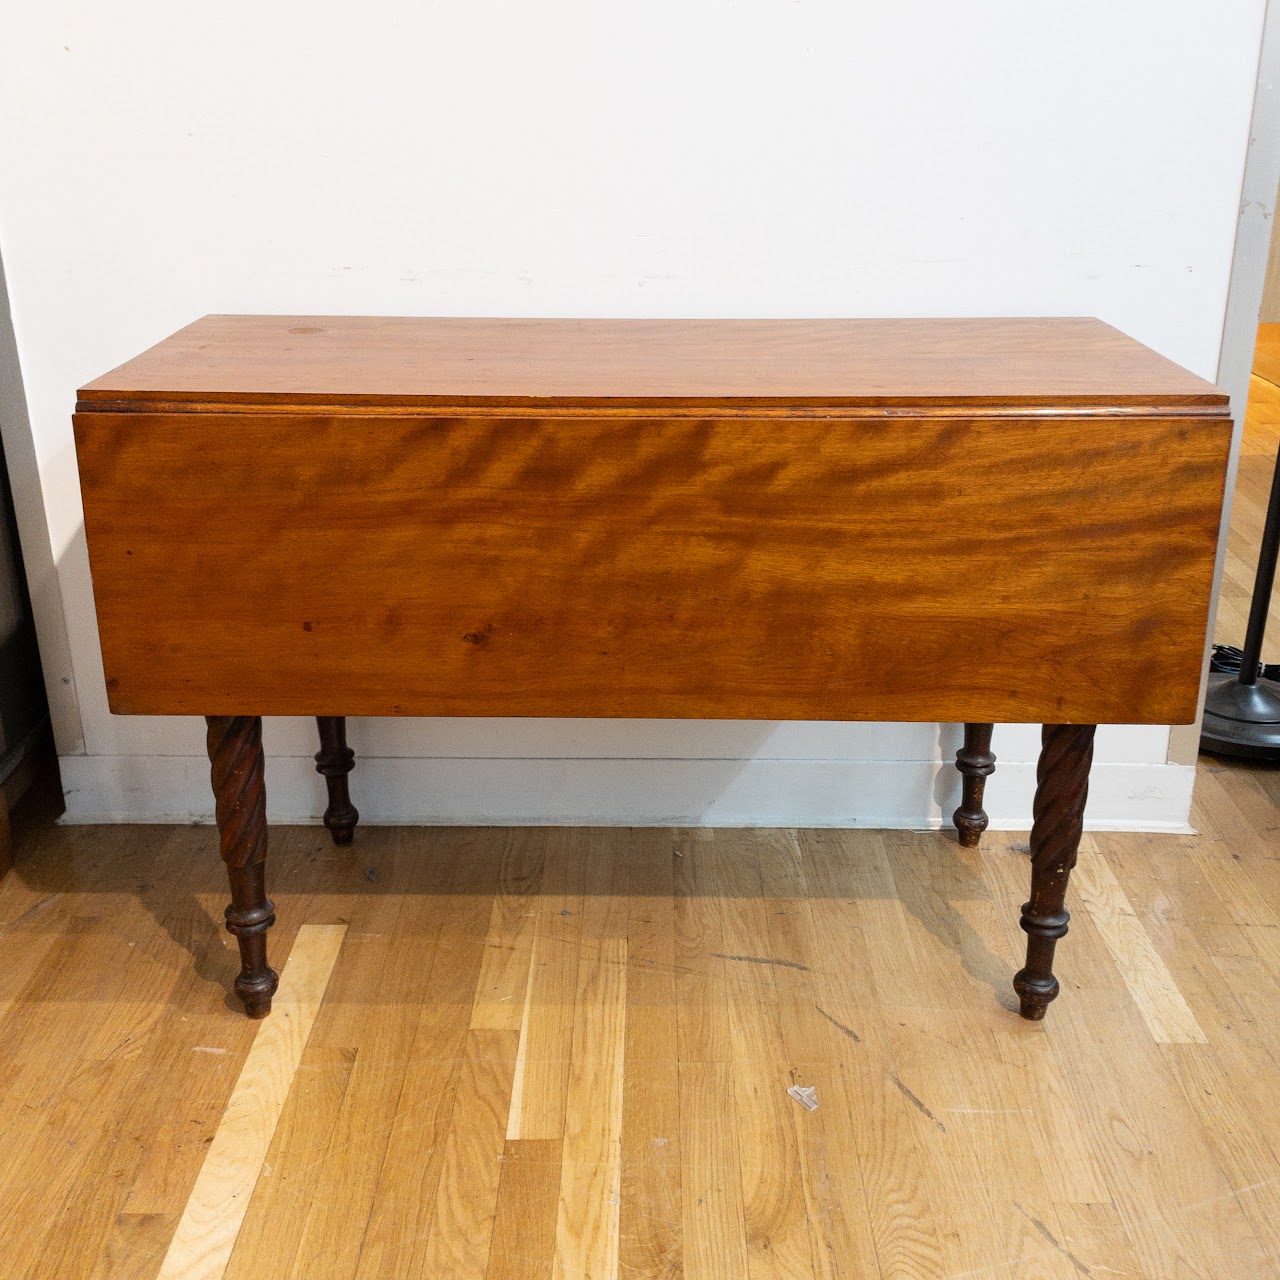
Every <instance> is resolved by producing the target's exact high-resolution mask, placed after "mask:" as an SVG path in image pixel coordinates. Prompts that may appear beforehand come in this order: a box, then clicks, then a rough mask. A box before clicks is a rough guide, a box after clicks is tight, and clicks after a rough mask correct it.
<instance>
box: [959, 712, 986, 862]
mask: <svg viewBox="0 0 1280 1280" xmlns="http://www.w3.org/2000/svg"><path fill="white" fill-rule="evenodd" d="M993 727H994V726H992V725H989V724H967V725H965V727H964V746H962V747H961V748H960V750H959V751H957V752H956V768H957V769H959V770H960V774H961V777H962V778H963V779H964V791H963V794H962V795H961V798H960V807H959V808H958V809H957V810H956V811H955V813H953V814H952V815H951V821H952V822H954V823H955V826H956V832H957V833H958V834H959V836H960V843H961V844H962V845H963V846H964V847H965V848H966V849H976V848H977V847H978V841H979V840H980V839H981V838H982V833H983V832H984V831H985V830H986V829H987V811H986V810H985V809H984V808H983V807H982V793H983V792H984V791H985V790H986V787H987V779H988V778H989V777H990V776H991V775H992V774H993V773H994V772H995V770H996V758H995V756H993V755H992V754H991V730H992V728H993Z"/></svg>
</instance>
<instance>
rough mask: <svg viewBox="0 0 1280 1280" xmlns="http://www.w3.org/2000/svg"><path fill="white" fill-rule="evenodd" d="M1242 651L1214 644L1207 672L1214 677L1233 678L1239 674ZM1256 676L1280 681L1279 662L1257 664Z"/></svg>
mask: <svg viewBox="0 0 1280 1280" xmlns="http://www.w3.org/2000/svg"><path fill="white" fill-rule="evenodd" d="M1243 658H1244V651H1243V650H1241V649H1237V648H1236V647H1235V646H1234V645H1230V644H1215V645H1214V646H1213V656H1212V657H1211V658H1210V659H1209V670H1210V671H1212V672H1214V673H1215V674H1216V675H1222V676H1234V675H1239V673H1240V662H1241V660H1242V659H1243ZM1258 675H1259V676H1262V677H1264V678H1265V679H1267V680H1280V662H1260V663H1258Z"/></svg>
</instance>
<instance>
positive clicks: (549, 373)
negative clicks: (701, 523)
mask: <svg viewBox="0 0 1280 1280" xmlns="http://www.w3.org/2000/svg"><path fill="white" fill-rule="evenodd" d="M80 400H81V402H82V404H84V405H85V406H90V405H93V406H107V405H120V404H121V403H145V402H157V401H159V402H166V403H172V404H174V405H183V406H186V407H191V406H197V405H198V406H205V407H210V408H213V407H216V406H218V405H221V404H239V405H246V404H262V405H266V404H289V405H308V404H310V405H314V404H317V403H332V402H340V403H341V404H344V405H358V406H362V407H371V406H384V407H398V408H404V407H412V406H432V405H438V404H440V403H441V402H444V403H449V404H468V403H481V404H485V405H498V406H511V405H529V404H539V403H540V404H544V405H545V404H556V405H573V404H582V403H592V402H595V403H599V402H601V401H607V402H609V403H611V404H622V405H634V404H638V403H644V404H647V405H649V406H650V407H655V406H660V405H675V404H681V403H690V402H693V403H696V404H698V405H702V406H705V405H708V404H710V405H724V404H729V405H743V404H750V405H762V404H768V403H771V402H772V403H779V404H783V405H792V404H795V403H798V402H800V403H806V404H810V405H830V404H847V403H849V402H857V403H858V404H863V405H869V406H877V407H886V406H894V405H900V404H903V403H911V404H913V405H914V404H920V403H925V404H935V405H941V404H955V403H958V402H965V403H968V404H973V403H975V402H976V403H983V402H987V403H992V404H1000V405H1006V404H1009V403H1017V404H1019V405H1021V406H1023V407H1026V406H1029V405H1061V404H1063V403H1064V402H1065V403H1070V404H1076V405H1101V406H1109V407H1115V406H1126V405H1137V406H1142V407H1150V406H1152V405H1166V406H1171V405H1222V404H1224V403H1225V397H1224V396H1223V394H1222V393H1221V392H1220V391H1219V390H1218V389H1217V388H1216V387H1214V386H1213V385H1212V384H1211V383H1208V382H1205V381H1203V380H1202V379H1200V378H1197V377H1195V376H1194V375H1193V374H1190V373H1188V372H1187V371H1186V370H1185V369H1181V368H1179V367H1178V366H1177V365H1175V364H1173V363H1172V362H1171V361H1169V360H1166V359H1164V358H1163V357H1162V356H1159V355H1157V354H1156V353H1155V352H1154V351H1151V350H1150V349H1149V348H1147V347H1144V346H1143V345H1142V344H1141V343H1138V342H1135V341H1134V340H1133V339H1132V338H1129V337H1126V336H1125V335H1124V334H1122V333H1119V332H1118V331H1117V330H1115V329H1113V328H1111V327H1110V326H1109V325H1106V324H1103V323H1102V322H1101V321H1100V320H1093V319H1087V318H1083V317H1081V318H1073V319H1060V318H1054V319H988V320H933V319H928V320H513V319H475V320H470V319H435V318H425V317H404V316H205V317H204V319H202V320H198V321H196V322H195V323H194V324H192V325H188V326H187V328H185V329H183V330H181V331H180V332H178V333H176V334H174V335H173V336H172V337H171V338H168V339H166V340H165V341H164V342H162V343H160V344H159V345H158V346H156V347H153V348H152V349H151V350H150V351H147V352H145V353H144V354H142V355H141V356H139V357H137V358H136V359H134V360H131V361H129V363H128V364H125V365H122V366H121V367H120V368H118V369H115V370H113V371H112V372H111V373H109V374H107V375H105V376H104V377H101V378H99V379H97V380H96V381H94V382H91V383H90V384H89V385H88V386H87V387H85V388H84V389H83V390H82V391H81V392H80Z"/></svg>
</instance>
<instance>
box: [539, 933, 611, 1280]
mask: <svg viewBox="0 0 1280 1280" xmlns="http://www.w3.org/2000/svg"><path fill="white" fill-rule="evenodd" d="M626 979H627V944H626V939H625V938H614V937H605V938H596V939H591V940H590V941H584V944H583V951H582V956H581V959H580V961H579V965H578V990H577V1000H576V1006H577V1007H576V1011H575V1019H574V1035H573V1055H572V1058H571V1061H570V1067H569V1087H568V1095H567V1100H566V1105H565V1134H564V1143H563V1147H562V1161H563V1162H562V1165H561V1171H560V1201H559V1206H558V1208H557V1211H556V1243H555V1255H554V1261H553V1266H552V1276H553V1277H554V1280H580V1278H581V1280H614V1278H615V1277H616V1276H617V1275H618V1249H619V1218H620V1208H621V1204H622V1120H623V1110H622V1100H623V1088H622V1081H623V1070H624V1066H625V1049H626V1025H627V1022H626V1000H627V981H626Z"/></svg>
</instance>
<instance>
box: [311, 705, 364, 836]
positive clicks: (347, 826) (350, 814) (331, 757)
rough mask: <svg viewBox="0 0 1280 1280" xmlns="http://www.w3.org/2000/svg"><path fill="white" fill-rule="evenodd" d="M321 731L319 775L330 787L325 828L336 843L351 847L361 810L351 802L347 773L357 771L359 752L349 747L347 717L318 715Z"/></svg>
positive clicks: (318, 762) (325, 813) (318, 755)
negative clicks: (357, 754) (357, 753)
mask: <svg viewBox="0 0 1280 1280" xmlns="http://www.w3.org/2000/svg"><path fill="white" fill-rule="evenodd" d="M316 724H317V725H318V726H319V728H320V750H319V751H317V752H316V772H317V773H318V774H321V775H322V776H323V777H324V780H325V783H326V785H327V786H328V788H329V807H328V808H327V809H326V810H325V811H324V825H325V826H326V827H328V828H329V834H330V835H331V836H332V837H333V843H334V844H350V843H351V837H352V836H353V835H355V830H356V823H357V822H359V821H360V811H359V810H358V809H357V808H356V807H355V805H353V804H352V803H351V793H350V792H349V791H348V789H347V774H349V773H350V772H351V770H352V769H354V768H355V764H356V753H355V752H354V751H352V750H351V748H350V747H349V746H347V718H346V716H316Z"/></svg>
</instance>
